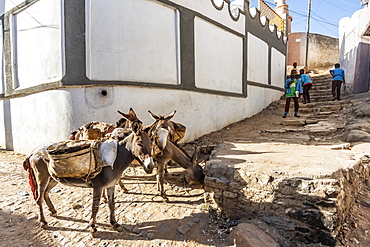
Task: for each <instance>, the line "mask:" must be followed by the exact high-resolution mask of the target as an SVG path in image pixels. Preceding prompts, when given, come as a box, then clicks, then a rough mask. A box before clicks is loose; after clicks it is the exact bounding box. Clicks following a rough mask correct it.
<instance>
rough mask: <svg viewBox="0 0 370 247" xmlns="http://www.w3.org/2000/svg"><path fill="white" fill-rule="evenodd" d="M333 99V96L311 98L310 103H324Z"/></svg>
mask: <svg viewBox="0 0 370 247" xmlns="http://www.w3.org/2000/svg"><path fill="white" fill-rule="evenodd" d="M332 99H333V96H312V97H311V101H313V102H326V101H330V100H332Z"/></svg>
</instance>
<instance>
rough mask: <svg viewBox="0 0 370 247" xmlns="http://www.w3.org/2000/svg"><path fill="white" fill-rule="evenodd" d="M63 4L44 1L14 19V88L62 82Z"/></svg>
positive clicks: (12, 30) (59, 0) (56, 0)
mask: <svg viewBox="0 0 370 247" xmlns="http://www.w3.org/2000/svg"><path fill="white" fill-rule="evenodd" d="M61 16H62V1H61V0H48V1H45V0H42V1H38V2H36V3H35V4H33V5H31V6H30V7H29V8H27V11H21V12H19V13H18V14H15V15H14V16H13V18H12V23H11V26H12V28H11V32H12V41H13V44H14V48H13V53H14V57H13V59H14V61H13V63H15V67H14V86H15V88H17V87H22V88H26V87H30V86H35V85H39V84H43V83H47V82H52V81H55V80H60V79H62V75H63V59H62V54H63V52H62V49H63V47H62V41H63V38H62V33H63V29H62V23H61Z"/></svg>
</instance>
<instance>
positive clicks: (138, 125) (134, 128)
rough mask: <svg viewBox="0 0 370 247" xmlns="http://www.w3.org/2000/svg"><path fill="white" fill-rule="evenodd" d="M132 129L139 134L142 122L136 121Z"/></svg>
mask: <svg viewBox="0 0 370 247" xmlns="http://www.w3.org/2000/svg"><path fill="white" fill-rule="evenodd" d="M132 130H133V132H135V134H137V135H138V134H139V132H140V130H141V126H140V124H139V123H138V122H134V123H133V124H132Z"/></svg>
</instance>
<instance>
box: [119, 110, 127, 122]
mask: <svg viewBox="0 0 370 247" xmlns="http://www.w3.org/2000/svg"><path fill="white" fill-rule="evenodd" d="M117 112H118V113H119V114H121V115H122V116H123V117H124V118H126V119H127V120H129V119H130V115H129V114H125V113H123V112H120V111H117Z"/></svg>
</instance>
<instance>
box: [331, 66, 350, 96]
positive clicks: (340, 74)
mask: <svg viewBox="0 0 370 247" xmlns="http://www.w3.org/2000/svg"><path fill="white" fill-rule="evenodd" d="M334 67H335V69H332V70H330V71H329V72H330V74H331V75H332V76H333V80H332V88H331V93H332V94H333V97H334V99H333V101H334V100H340V87H341V86H342V83H343V84H346V81H345V79H344V70H343V69H341V68H340V64H339V63H337V64H335V65H334Z"/></svg>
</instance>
